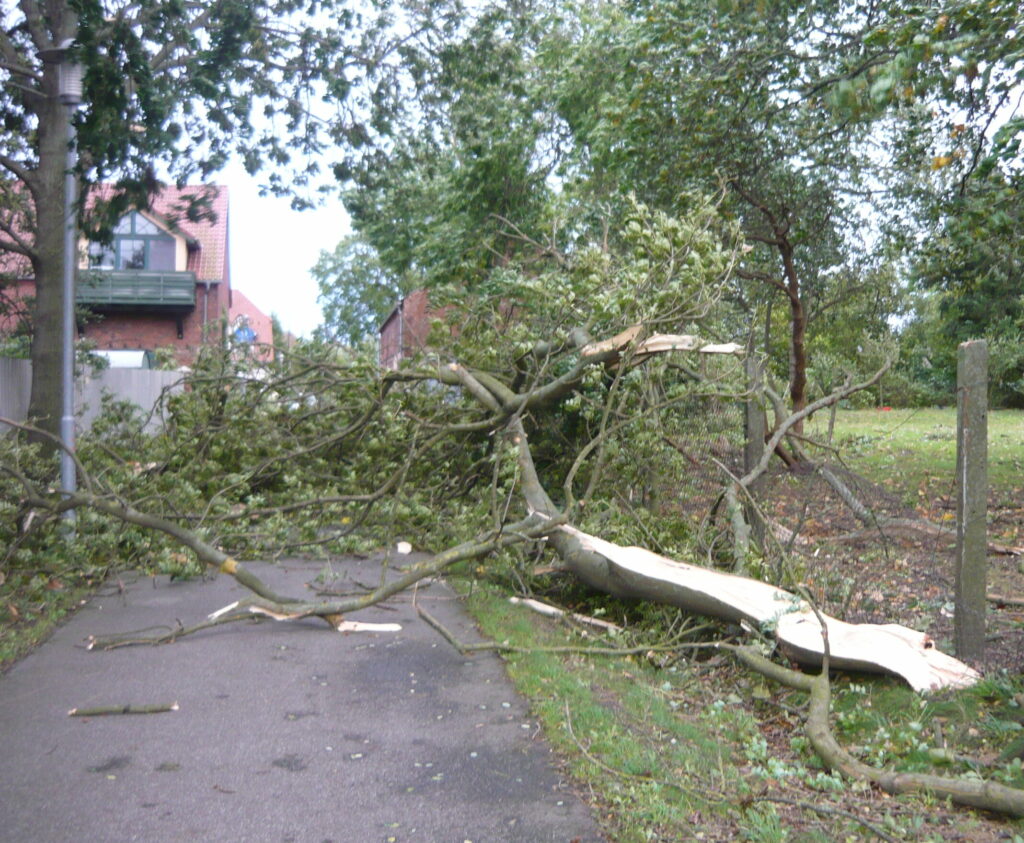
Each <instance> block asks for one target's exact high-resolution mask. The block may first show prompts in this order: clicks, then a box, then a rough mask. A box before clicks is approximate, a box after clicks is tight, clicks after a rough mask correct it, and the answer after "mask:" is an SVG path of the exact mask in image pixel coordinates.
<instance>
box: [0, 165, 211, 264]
mask: <svg viewBox="0 0 1024 843" xmlns="http://www.w3.org/2000/svg"><path fill="white" fill-rule="evenodd" d="M112 193H113V187H112V186H110V185H99V186H98V187H96V188H94V189H93V191H92V197H93V200H95V199H102V198H106V197H108V196H110V195H111V194H112ZM203 194H207V195H208V196H209V203H208V204H209V211H210V212H211V214H212V215H213V217H214V219H212V220H210V219H202V220H199V221H195V222H193V221H190V220H188V219H186V218H185V217H184V216H183V215H182V213H181V211H182V203H183V202H186V201H187V200H186V198H185V197H187V196H192V195H203ZM146 213H148V214H149V216H151V217H153V218H154V221H155V222H157V223H158V224H159V225H161V226H162V227H163V228H166V229H167V230H168V231H170V232H173V233H177V234H181V235H183V236H185V237H186V238H187V239H188V240H189V250H188V266H187V269H188V270H189V271H190V272H194V273H195V274H196V279H197V280H199V281H223V282H229V281H230V278H229V267H228V189H227V188H226V187H223V186H221V185H185V186H184V187H174V186H168V187H164V188H162V189H161V191H160V192H159V193H157V194H154V195H153V197H152V198H151V201H150V210H149V211H148V212H146ZM12 222H14V224H16V221H12ZM0 272H2V273H9V274H11V275H14V276H20V277H30V276H31V272H32V270H31V268H30V266H29V263H28V260H27V259H26V258H24V257H22V256H21V255H18V254H15V253H13V252H2V253H0Z"/></svg>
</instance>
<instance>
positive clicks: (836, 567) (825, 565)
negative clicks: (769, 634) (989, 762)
mask: <svg viewBox="0 0 1024 843" xmlns="http://www.w3.org/2000/svg"><path fill="white" fill-rule="evenodd" d="M836 471H837V473H841V476H842V479H843V481H844V482H845V483H846V484H847V485H848V486H849V488H850V489H851V490H852V491H854V493H855V494H856V495H857V497H858V498H859V499H860V500H861V502H862V503H864V504H865V505H866V506H868V507H869V508H870V509H871V510H872V511H873V512H875V513H876V515H878V516H887V517H890V518H899V519H918V520H920V519H922V518H923V517H924V516H925V515H927V516H929V521H931V522H935V521H936V520H938V523H939V524H941V525H944V526H948V527H952V525H953V523H954V520H953V517H952V513H953V512H954V510H955V502H954V501H953V500H952V499H951V498H950V497H948V496H941V497H940V496H936V497H932V498H929V499H922V500H920V501H919V503H918V505H917V506H916V507H910V506H907V505H906V504H905V503H904V502H903V500H901V498H900V497H899V496H897V495H895V494H893V493H891V492H889V491H887V490H885V489H883V488H881V487H879V486H877V485H875V484H872V483H870V482H868V481H866V480H864V479H863V478H860V477H858V476H856V475H853V474H851V473H849V472H845V471H841V470H839V469H836ZM762 500H763V501H765V502H767V503H766V505H765V506H764V509H765V513H766V515H767V516H768V517H769V518H770V519H771V523H772V525H774V527H775V529H774V530H773V533H774V535H775V537H776V540H777V541H779V542H780V544H781V545H783V546H785V547H786V549H787V550H788V551H789V554H788V555H789V559H790V563H789V564H790V565H791V566H793V567H794V568H795V569H796V570H795V571H794V573H795V575H796V577H797V579H798V580H799V581H802V582H804V583H806V584H807V586H808V587H809V588H810V590H811V592H812V593H813V594H814V596H815V597H816V598H817V599H818V600H819V601H820V604H821V605H822V607H823V608H824V609H825V610H826V611H827V612H830V613H832V614H835V615H836V616H838V617H840V618H843V619H845V620H848V621H851V622H874V623H893V622H896V623H901V624H904V625H906V626H909V627H912V628H914V629H918V630H922V631H925V632H927V633H929V634H930V635H931V636H932V637H933V638H934V639H935V641H936V644H937V646H938V647H939V648H940V649H943V650H945V651H946V652H949V653H952V652H953V643H952V638H953V588H954V569H953V565H954V539H953V537H952V536H950V535H948V534H937V533H935V532H934V531H933V532H929V531H927V530H914V529H903V528H900V529H889V530H865V529H864V527H863V525H862V524H860V523H859V522H858V521H857V520H856V519H855V518H854V517H853V515H852V513H851V512H850V510H849V508H848V507H847V506H845V505H844V504H843V502H842V500H841V499H840V497H839V496H838V495H837V494H836V493H835V491H834V490H833V489H832V487H831V486H830V485H829V484H828V483H827V482H826V481H825V480H824V479H823V478H822V477H821V476H820V475H818V474H815V473H806V474H799V473H796V474H794V473H791V472H787V471H777V472H774V473H773V474H771V475H770V476H769V477H768V480H767V484H766V487H765V489H764V491H763V496H762ZM936 515H938V519H936ZM989 520H990V525H991V526H990V531H989V532H990V538H995V537H1003V536H1015V537H1016V536H1024V502H1018V504H1017V505H1016V506H1006V505H1005V501H1003V502H1002V504H1001V503H1000V501H999V500H998V499H997V498H996V497H995V496H993V499H992V501H991V502H990V509H989ZM778 528H782V529H778ZM1018 543H1024V542H1018ZM988 562H989V585H988V591H989V594H990V595H1000V596H1002V597H1004V598H1006V601H1005V602H999V601H995V600H993V601H990V603H989V611H988V616H987V623H988V638H987V644H986V652H985V657H984V659H983V660H981V661H980V662H978V663H975V664H974V666H975V667H977V668H979V669H980V670H981V671H982V672H983V673H984V674H986V675H993V674H997V673H998V672H999V671H1001V670H1006V671H1007V672H1009V673H1011V674H1021V673H1024V556H1021V555H1014V554H1007V553H995V552H990V554H989V558H988ZM723 678H724V677H723ZM726 681H727V680H726ZM758 709H759V710H758V716H759V719H760V722H761V724H762V734H763V736H764V737H765V739H766V740H767V741H768V744H769V746H770V747H771V752H772V754H773V755H774V756H776V757H778V758H780V759H782V760H786V759H787V758H791V757H793V752H792V750H791V748H790V747H791V744H790V740H791V737H792V735H793V734H794V733H795V732H796V731H797V730H798V729H799V726H800V723H799V718H798V717H796V716H794V714H793V713H792V712H789V711H786V709H785V707H784V704H783V706H782V707H780V706H779V703H778V700H777V699H776V700H773V701H772V702H769V703H767V704H761V705H759V706H758ZM765 796H766V797H767V798H781V799H783V800H786V799H788V800H791V801H794V802H803V803H805V805H804V807H798V806H795V805H787V804H786V803H785V802H784V801H783V802H777V803H775V809H776V811H777V812H778V813H779V815H780V817H781V818H782V824H783V826H784V827H785V828H786V829H787V830H788V832H789V834H790V836H789V837H788V838H787V839H803V838H808V839H821V835H822V834H824V835H825V836H826V837H828V836H829V835H830V834H831V833H835V830H836V828H837V825H836V824H837V822H838V823H843V822H844V820H843V817H842V812H846V813H847V814H849V815H851V816H858V817H863V818H865V819H869V820H870V821H874V822H875V823H877V822H878V821H879V819H880V818H882V819H884V818H886V817H888V818H892V819H894V820H897V821H900V818H902V822H903V828H905V829H906V828H908V827H910V826H913V827H914V831H913V833H912V836H910V837H907V838H904V837H902V836H901V837H898V838H897V839H914V840H964V841H997V840H1019V839H1021V838H1020V836H1017V835H1021V830H1020V826H1019V824H1015V823H1010V822H1008V821H1007V820H1005V819H1004V818H1000V817H995V816H989V815H985V814H981V813H971V812H969V811H965V810H964V809H953V808H947V807H944V806H943V805H941V804H935V803H933V804H930V805H928V806H927V807H926V808H925V809H923V806H922V804H920V803H918V804H915V802H914V801H913V800H910V801H906V800H899V799H894V798H892V797H889V796H888V795H886V794H884V793H880V792H878V791H873V790H870V789H866V790H863V791H859V792H858V791H856V790H854V789H849V790H848V791H847V792H846V793H845V794H843V795H842V796H841V797H838V798H835V799H824V800H823V799H822V794H821V793H818V792H815V791H813V790H810V789H808V788H805V787H802V786H801V785H800V784H799V783H793V782H786V783H782V782H780V783H779V786H778V787H775V788H769V789H768V790H767V791H766V794H765ZM807 804H815V805H817V807H819V808H821V809H823V810H826V811H827V810H832V809H834V810H836V811H837V812H838V813H836V814H834V815H831V816H830V815H828V814H820V815H816V814H815V813H814V812H813V811H809V810H808V809H807V807H806V805H807ZM847 825H848V823H847ZM848 827H849V825H848ZM723 833H724V834H725V836H723V837H721V839H726V838H727V830H724V829H723ZM857 834H858V836H855V837H854V838H853V839H875V838H874V836H873V835H872V834H870V833H869V832H868V830H867V829H866V828H861V829H860V831H859V832H858V833H857ZM860 835H863V836H860ZM708 839H718V838H712V837H709V838H708Z"/></svg>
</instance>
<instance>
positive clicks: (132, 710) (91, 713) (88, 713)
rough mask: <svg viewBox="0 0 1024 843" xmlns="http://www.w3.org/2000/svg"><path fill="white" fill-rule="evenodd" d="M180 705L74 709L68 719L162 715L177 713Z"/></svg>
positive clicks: (109, 706)
mask: <svg viewBox="0 0 1024 843" xmlns="http://www.w3.org/2000/svg"><path fill="white" fill-rule="evenodd" d="M177 710H178V704H177V703H176V702H173V703H149V704H146V705H131V704H129V705H97V706H93V707H92V708H73V709H71V711H69V712H68V717H101V716H105V715H108V714H162V713H163V712H165V711H177Z"/></svg>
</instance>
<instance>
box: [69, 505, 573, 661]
mask: <svg viewBox="0 0 1024 843" xmlns="http://www.w3.org/2000/svg"><path fill="white" fill-rule="evenodd" d="M559 523H561V520H560V519H557V518H556V519H548V518H545V517H542V516H540V515H529V516H527V517H526V518H524V519H523V520H521V521H518V522H515V523H512V524H505V525H503V526H502V528H501V529H500V530H499V531H496V532H495V531H492V532H490V533H488V534H486V535H485V536H484V537H482V538H479V539H476V540H473V541H468V542H464V543H462V544H460V545H456V546H455V547H451V548H448V549H447V550H443V551H441V552H440V553H436V554H434V555H433V556H431V557H430V558H429V559H425V560H423V561H422V562H418V563H416V564H415V565H410V566H409V567H408V568H406V569H405V570H404V571H403V572H402V573H401V574H400V575H399V576H398V577H396V578H395V579H393V580H389V581H388V582H385V583H383V584H382V585H380V586H378V587H377V588H375V589H373V590H371V591H367V592H365V593H363V594H358V595H352V596H350V597H346V598H343V599H340V600H298V599H294V598H288V597H284V598H281V599H279V600H273V599H269V598H267V597H264V596H261V595H260V594H259V593H256V592H254V593H256V596H255V597H250V598H246V599H243V600H239V601H237V602H235V603H233V604H231V605H229V606H225V607H223V608H222V609H220V610H218V611H217V612H214V613H213V615H212V616H210V617H209V618H208V619H207V620H206V621H204V622H202V623H198V624H196V625H194V626H191V627H181V626H179V627H178V628H176V629H171V630H168V631H167V632H164V633H162V634H160V635H155V636H143V635H140V634H138V633H128V634H122V635H110V636H94V637H92V638H90V641H89V649H101V650H109V649H113V648H115V647H126V646H132V645H141V644H164V643H169V642H171V641H176V640H177V639H178V638H182V637H184V636H185V635H190V634H192V633H194V632H199V631H200V630H203V629H209V628H210V627H213V626H218V625H221V624H226V623H233V622H236V621H241V620H249V619H253V618H254V617H255V618H258V617H270V618H274V619H275V620H300V619H302V618H309V617H316V618H320V619H321V620H323V621H324V622H325V623H327V624H329V625H330V626H331V627H333V628H334V629H336V630H338V631H339V632H345V631H349V628H348V627H347V626H344V625H342V624H344V623H347V622H344V621H343V616H344V615H345V614H347V613H349V612H355V611H358V610H359V609H365V608H368V607H369V606H372V605H374V604H376V603H380V602H382V601H384V600H386V599H387V598H389V597H391V596H393V595H395V594H398V593H399V592H400V591H404V590H405V589H406V588H408V587H409V586H411V585H414V584H415V583H417V582H419V581H420V580H422V579H425V578H427V577H430V576H433V575H435V574H437V573H439V572H440V571H442V570H444V569H445V568H447V567H449V566H450V565H453V564H454V563H456V562H461V561H463V560H465V559H476V558H479V557H481V556H486V555H487V554H489V553H491V552H493V551H495V550H498V549H499V548H502V547H508V546H510V545H513V544H519V543H522V542H527V541H533V540H535V539H538V538H541V537H543V536H546V535H547V534H548V533H550V532H551V531H552V530H553V529H554V528H555V527H556V526H557V525H558V524H559ZM212 550H216V548H212ZM216 552H217V553H220V551H216ZM221 555H223V554H221ZM250 576H251V577H252V579H254V580H256V582H260V580H258V579H257V578H256V577H255V576H254V575H251V574H250ZM244 584H245V583H243V585H244ZM264 590H266V589H264Z"/></svg>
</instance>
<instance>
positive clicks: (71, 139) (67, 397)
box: [39, 38, 82, 520]
mask: <svg viewBox="0 0 1024 843" xmlns="http://www.w3.org/2000/svg"><path fill="white" fill-rule="evenodd" d="M72 43H73V41H72V39H70V38H69V39H67V40H66V41H63V42H62V43H61V44H60V46H58V47H55V48H53V49H50V50H41V51H40V52H39V58H40V59H42V60H43V61H45V62H53V63H54V64H56V65H57V79H58V84H57V98H58V99H59V100H60V102H61V103H63V104H64V105H65V106H67V135H68V149H67V160H66V162H65V175H64V276H63V289H64V304H63V309H62V311H61V387H62V389H61V393H62V394H61V417H60V437H61V439H62V440H63V442H64V449H63V450H62V451H61V455H60V482H61V489H62V491H63V492H64V493H65V494H67V495H71V494H73V493H74V492H75V491H76V489H77V487H78V477H77V472H76V469H75V461H74V459H73V457H72V454H73V452H74V450H75V267H76V264H77V263H78V220H77V215H76V213H75V200H76V198H77V197H76V194H77V188H78V185H77V182H76V180H75V165H76V163H77V156H76V150H75V140H76V137H75V122H74V114H75V109H76V108H78V106H79V105H80V104H81V102H82V66H81V65H80V64H78V62H76V61H74V60H72V59H70V58H69V57H68V52H69V51H70V49H71V45H72ZM66 517H67V518H69V519H72V520H73V519H74V512H73V511H72V510H69V511H68V512H67V514H66Z"/></svg>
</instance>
